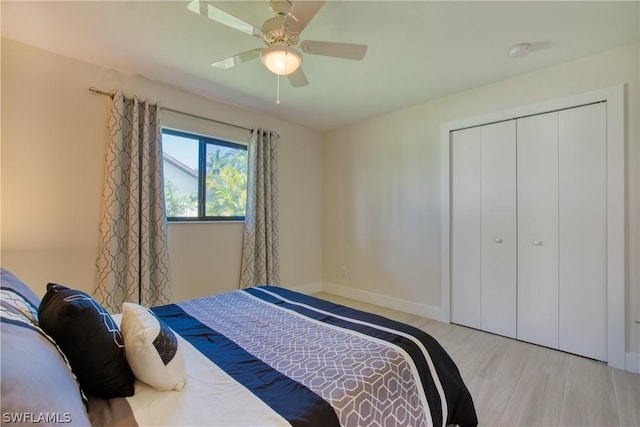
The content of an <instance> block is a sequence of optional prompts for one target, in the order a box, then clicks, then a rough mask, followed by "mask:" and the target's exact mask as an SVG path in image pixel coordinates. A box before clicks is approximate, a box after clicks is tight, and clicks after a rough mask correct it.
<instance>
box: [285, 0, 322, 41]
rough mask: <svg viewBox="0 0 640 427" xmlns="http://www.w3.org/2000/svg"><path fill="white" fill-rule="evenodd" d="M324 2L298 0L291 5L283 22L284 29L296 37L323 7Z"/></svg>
mask: <svg viewBox="0 0 640 427" xmlns="http://www.w3.org/2000/svg"><path fill="white" fill-rule="evenodd" d="M324 3H325V0H320V1H307V0H304V1H303V0H299V1H296V2H295V3H293V5H292V6H291V9H290V10H289V13H288V14H287V17H286V19H285V21H284V29H285V30H286V31H287V32H289V33H291V34H295V35H298V34H300V33H301V32H302V30H304V29H305V27H306V26H307V24H308V23H309V22H310V21H311V20H312V19H313V17H314V16H316V13H318V11H319V10H320V8H321V7H322V5H324Z"/></svg>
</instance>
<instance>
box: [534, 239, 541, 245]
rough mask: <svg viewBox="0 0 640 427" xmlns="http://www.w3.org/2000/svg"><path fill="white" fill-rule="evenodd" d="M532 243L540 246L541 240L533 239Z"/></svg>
mask: <svg viewBox="0 0 640 427" xmlns="http://www.w3.org/2000/svg"><path fill="white" fill-rule="evenodd" d="M533 245H534V246H542V240H534V241H533Z"/></svg>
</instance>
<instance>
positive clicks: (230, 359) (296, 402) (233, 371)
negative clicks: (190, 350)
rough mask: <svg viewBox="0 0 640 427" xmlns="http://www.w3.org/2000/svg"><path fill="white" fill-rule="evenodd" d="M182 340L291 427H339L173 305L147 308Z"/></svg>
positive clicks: (300, 393)
mask: <svg viewBox="0 0 640 427" xmlns="http://www.w3.org/2000/svg"><path fill="white" fill-rule="evenodd" d="M151 310H152V311H153V312H154V313H155V314H156V315H157V316H158V317H160V318H161V319H162V320H163V321H164V322H166V324H167V325H169V327H171V328H172V329H173V330H174V331H175V332H177V333H178V334H180V335H181V336H182V338H184V339H185V340H187V341H188V342H189V343H191V345H193V346H194V347H195V348H197V349H198V350H199V351H200V352H201V353H202V354H203V355H205V356H206V357H207V358H208V359H209V360H211V361H212V362H214V363H215V364H216V365H218V366H219V367H220V368H221V369H223V370H224V371H225V372H226V373H227V374H229V375H230V376H231V377H233V379H235V380H236V381H238V382H239V383H241V384H242V385H244V386H245V387H246V388H247V389H249V390H250V391H251V392H252V393H253V394H255V395H256V396H257V397H258V398H260V399H261V400H262V401H263V402H265V403H266V404H267V405H269V406H270V407H271V408H272V409H273V410H274V411H276V412H277V413H279V414H280V415H281V416H282V417H283V418H285V419H286V420H287V421H288V422H289V423H291V425H292V426H295V427H311V426H318V427H324V426H339V425H340V421H339V420H338V417H337V415H336V413H335V411H334V410H333V408H332V407H331V405H330V404H329V403H328V402H326V401H325V400H324V399H322V398H321V397H320V396H318V395H317V394H316V393H314V392H313V391H311V390H309V389H308V388H307V387H305V386H304V385H302V384H300V383H298V382H297V381H294V380H292V379H291V378H289V377H287V376H286V375H283V374H281V373H280V372H278V371H277V370H275V369H273V368H271V367H270V366H269V365H267V364H266V363H264V362H263V361H262V360H260V359H257V358H256V357H254V356H253V355H251V354H250V353H248V352H247V351H245V350H244V349H242V348H241V347H240V346H238V345H237V344H236V343H234V342H233V341H232V340H230V339H228V338H227V337H225V336H224V335H222V334H220V333H218V332H217V331H215V330H213V329H211V328H209V327H208V326H206V325H204V324H203V323H201V322H200V321H198V320H197V319H195V318H193V317H192V316H190V315H189V314H187V313H186V312H185V311H184V310H183V309H182V308H180V307H179V306H177V305H175V304H169V305H164V306H160V307H154V308H152V309H151Z"/></svg>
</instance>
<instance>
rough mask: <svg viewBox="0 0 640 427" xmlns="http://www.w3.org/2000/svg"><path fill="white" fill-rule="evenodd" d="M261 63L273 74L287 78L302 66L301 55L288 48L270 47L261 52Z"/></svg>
mask: <svg viewBox="0 0 640 427" xmlns="http://www.w3.org/2000/svg"><path fill="white" fill-rule="evenodd" d="M261 58H262V63H263V64H264V66H265V67H267V68H268V69H269V71H271V72H272V73H273V74H277V75H279V76H287V75H289V74H291V73H293V72H295V71H296V70H297V69H298V68H300V65H302V55H300V52H298V51H297V50H296V49H294V48H292V47H289V46H271V47H268V48H266V49H264V50H263V51H262V55H261Z"/></svg>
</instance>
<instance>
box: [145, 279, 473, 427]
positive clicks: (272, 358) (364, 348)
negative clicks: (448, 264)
mask: <svg viewBox="0 0 640 427" xmlns="http://www.w3.org/2000/svg"><path fill="white" fill-rule="evenodd" d="M153 311H154V312H155V313H156V314H157V315H158V316H159V317H161V318H162V319H163V320H164V321H165V322H166V323H167V324H168V325H169V326H170V327H171V328H172V329H173V330H174V331H176V332H177V333H179V334H180V335H181V336H182V337H183V338H184V339H185V340H187V341H188V342H189V343H191V344H192V345H193V346H194V347H195V348H197V349H198V350H199V351H200V352H201V353H202V354H204V355H205V356H206V357H208V358H209V359H210V360H211V361H212V362H213V363H215V364H216V365H217V366H219V367H220V368H222V369H223V370H224V371H225V372H227V374H229V375H230V376H231V377H233V378H234V379H235V380H236V381H238V382H239V383H241V384H243V385H244V386H245V387H246V388H247V389H249V390H250V391H251V392H252V393H253V394H255V395H256V396H257V397H258V398H259V399H261V400H262V401H264V402H265V403H266V404H267V405H269V406H270V407H271V408H272V409H273V410H275V411H276V412H277V413H279V414H280V415H281V416H282V417H283V418H284V419H286V420H287V421H288V422H289V423H290V424H291V425H295V426H315V425H317V426H331V425H342V426H380V427H386V426H402V427H405V426H446V425H449V424H458V425H461V426H465V425H477V418H476V413H475V410H474V405H473V401H472V399H471V395H470V394H469V391H468V390H467V388H466V386H465V385H464V383H463V381H462V379H461V377H460V374H459V371H458V369H457V367H456V366H455V364H454V362H453V361H452V360H451V358H450V357H449V356H448V355H447V353H446V352H445V351H444V349H443V348H442V347H441V346H440V345H439V344H438V343H437V341H436V340H435V339H433V338H432V337H431V336H429V335H428V334H426V333H425V332H423V331H421V330H419V329H417V328H414V327H412V326H409V325H406V324H403V323H400V322H396V321H393V320H391V319H387V318H384V317H382V316H377V315H374V314H371V313H367V312H363V311H359V310H354V309H351V308H348V307H345V306H341V305H338V304H334V303H331V302H328V301H324V300H321V299H318V298H314V297H310V296H307V295H303V294H300V293H297V292H294V291H290V290H287V289H284V288H279V287H273V286H262V287H256V288H249V289H243V290H238V291H233V292H228V293H224V294H220V295H213V296H209V297H205V298H199V299H195V300H189V301H185V302H181V303H178V304H171V305H167V306H161V307H155V308H153Z"/></svg>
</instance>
